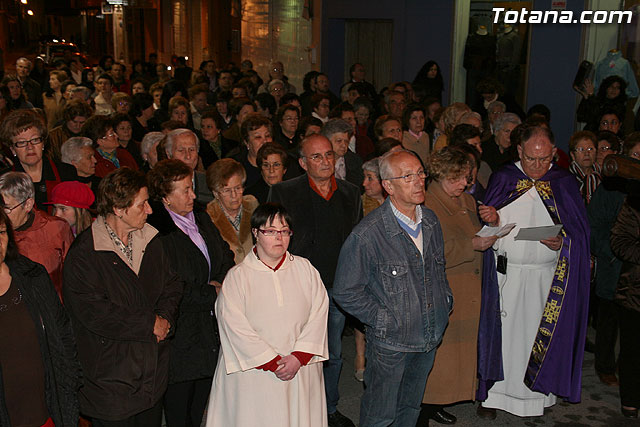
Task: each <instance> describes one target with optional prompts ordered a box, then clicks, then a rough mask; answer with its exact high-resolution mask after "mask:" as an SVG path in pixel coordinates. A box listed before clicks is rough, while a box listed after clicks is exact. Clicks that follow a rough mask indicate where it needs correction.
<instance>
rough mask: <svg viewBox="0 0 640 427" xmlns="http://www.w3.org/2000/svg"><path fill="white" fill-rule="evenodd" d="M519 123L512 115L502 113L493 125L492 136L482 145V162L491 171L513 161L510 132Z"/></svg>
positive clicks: (518, 118)
mask: <svg viewBox="0 0 640 427" xmlns="http://www.w3.org/2000/svg"><path fill="white" fill-rule="evenodd" d="M520 123H521V121H520V117H518V116H517V115H516V114H514V113H503V114H502V115H501V116H500V117H499V118H498V119H497V120H496V121H495V123H494V124H493V135H492V136H491V138H489V139H487V140H486V141H484V142H483V143H482V160H483V161H485V162H487V164H488V165H489V166H490V167H491V170H492V171H494V172H495V171H496V170H498V169H500V168H501V167H502V166H504V165H505V164H507V163H509V162H511V161H513V160H514V159H515V151H514V150H515V149H514V148H512V147H511V131H512V130H513V129H514V128H515V127H516V126H518V125H519V124H520Z"/></svg>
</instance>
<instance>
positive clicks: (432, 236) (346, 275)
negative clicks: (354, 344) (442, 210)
mask: <svg viewBox="0 0 640 427" xmlns="http://www.w3.org/2000/svg"><path fill="white" fill-rule="evenodd" d="M380 176H381V178H382V186H383V188H384V189H385V190H386V192H387V193H388V194H389V197H388V198H387V200H385V202H384V203H383V204H382V206H380V207H379V208H378V209H376V210H374V211H373V212H371V213H369V215H367V216H366V217H365V218H364V219H363V220H362V221H361V222H360V223H359V224H358V225H357V226H356V227H355V228H354V229H353V231H352V232H351V234H350V235H349V237H347V240H346V241H345V242H344V244H343V245H342V249H341V251H340V257H339V261H338V268H337V271H336V278H335V283H334V296H335V299H336V302H337V303H338V304H339V305H340V306H341V307H342V308H343V309H344V310H345V311H347V312H348V313H350V314H352V315H353V316H355V317H356V318H357V319H358V320H360V321H361V322H362V323H364V324H365V326H366V338H367V350H366V352H367V369H366V370H365V374H364V382H365V384H366V388H365V391H364V394H363V396H362V403H361V405H360V425H361V426H390V425H397V426H415V425H416V421H417V419H418V415H419V414H420V403H421V401H422V396H423V393H424V388H425V385H426V382H427V376H428V374H429V371H430V370H431V367H432V366H433V361H434V357H435V353H436V348H437V346H438V344H439V343H440V341H441V340H442V335H443V333H444V330H445V328H446V326H447V324H448V322H449V313H450V312H451V310H452V308H453V295H452V293H451V289H450V288H449V282H448V281H447V277H446V274H445V269H444V267H445V259H444V240H443V236H442V229H441V227H440V222H439V221H438V218H437V217H436V215H435V214H434V213H433V212H432V211H431V210H429V209H428V208H426V207H425V206H424V197H425V191H424V187H425V185H424V181H425V178H426V173H425V171H424V168H423V166H422V163H421V162H420V160H419V159H418V157H417V156H416V155H415V154H414V153H412V152H410V151H407V150H399V151H394V152H389V153H387V154H385V155H384V156H383V157H382V159H381V161H380ZM381 396H384V398H381Z"/></svg>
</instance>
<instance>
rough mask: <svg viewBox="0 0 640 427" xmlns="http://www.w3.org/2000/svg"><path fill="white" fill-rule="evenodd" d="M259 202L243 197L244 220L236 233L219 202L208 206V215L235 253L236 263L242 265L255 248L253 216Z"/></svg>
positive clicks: (253, 198) (250, 197)
mask: <svg viewBox="0 0 640 427" xmlns="http://www.w3.org/2000/svg"><path fill="white" fill-rule="evenodd" d="M258 205H259V203H258V200H257V199H256V198H255V197H253V196H251V195H246V196H243V197H242V219H241V220H240V232H239V233H236V230H235V229H234V228H233V225H231V223H230V222H229V220H228V219H227V217H226V216H225V214H224V212H223V211H222V208H221V207H220V204H219V203H218V201H217V200H213V201H211V202H209V204H207V213H208V214H209V216H210V217H211V221H213V223H214V224H215V226H216V227H217V228H218V231H220V235H222V238H223V239H224V241H225V242H227V243H228V244H229V247H230V248H231V250H232V251H233V254H234V261H235V263H236V264H240V263H241V262H242V260H243V259H244V257H245V256H246V255H247V254H248V253H249V251H250V250H251V248H252V247H253V240H252V239H251V214H253V211H254V210H255V209H256V208H257V207H258Z"/></svg>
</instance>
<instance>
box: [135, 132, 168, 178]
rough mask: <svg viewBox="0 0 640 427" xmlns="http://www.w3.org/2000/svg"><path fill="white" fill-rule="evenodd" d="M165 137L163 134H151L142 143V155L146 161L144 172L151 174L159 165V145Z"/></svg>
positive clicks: (143, 167)
mask: <svg viewBox="0 0 640 427" xmlns="http://www.w3.org/2000/svg"><path fill="white" fill-rule="evenodd" d="M164 137H165V135H164V133H162V132H149V133H148V134H146V135H145V136H144V138H142V142H141V143H140V155H141V156H142V160H143V161H144V163H143V165H142V170H143V171H144V172H149V171H150V170H151V169H153V167H154V166H155V165H156V163H158V145H159V144H160V142H161V141H162V138H164Z"/></svg>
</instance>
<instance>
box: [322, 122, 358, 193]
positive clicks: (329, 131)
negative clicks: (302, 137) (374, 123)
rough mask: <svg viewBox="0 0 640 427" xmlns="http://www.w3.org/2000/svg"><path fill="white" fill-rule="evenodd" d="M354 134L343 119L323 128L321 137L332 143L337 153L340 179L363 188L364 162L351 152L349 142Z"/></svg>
mask: <svg viewBox="0 0 640 427" xmlns="http://www.w3.org/2000/svg"><path fill="white" fill-rule="evenodd" d="M352 133H353V126H351V125H350V124H349V123H348V122H347V121H345V120H342V119H331V120H329V121H328V122H327V123H325V125H324V126H323V127H322V131H321V132H320V134H321V135H324V136H326V137H327V139H328V140H329V141H331V146H332V147H333V151H334V152H335V158H336V166H335V175H336V178H338V179H344V180H347V181H349V182H350V183H352V184H353V185H356V186H358V187H360V186H362V181H363V180H364V174H363V172H362V160H360V157H359V156H358V155H357V154H355V153H354V152H353V151H351V150H349V140H350V139H351V134H352Z"/></svg>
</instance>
